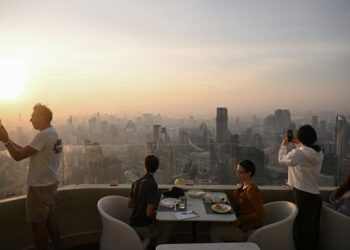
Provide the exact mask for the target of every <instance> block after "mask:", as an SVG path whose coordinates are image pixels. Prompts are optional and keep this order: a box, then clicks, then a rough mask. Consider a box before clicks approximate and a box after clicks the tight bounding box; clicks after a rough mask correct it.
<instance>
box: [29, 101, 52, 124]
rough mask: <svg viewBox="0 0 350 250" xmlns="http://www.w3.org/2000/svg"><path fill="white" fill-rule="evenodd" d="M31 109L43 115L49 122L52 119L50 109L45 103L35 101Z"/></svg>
mask: <svg viewBox="0 0 350 250" xmlns="http://www.w3.org/2000/svg"><path fill="white" fill-rule="evenodd" d="M33 110H34V111H35V112H36V113H37V114H38V115H42V116H44V117H45V120H46V121H47V122H51V121H52V111H51V110H50V109H49V108H48V107H46V106H45V105H42V104H41V103H37V104H35V106H34V107H33Z"/></svg>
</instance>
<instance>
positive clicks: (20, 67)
mask: <svg viewBox="0 0 350 250" xmlns="http://www.w3.org/2000/svg"><path fill="white" fill-rule="evenodd" d="M27 82H28V67H27V65H26V64H25V63H24V61H23V60H20V59H16V58H0V99H2V100H13V99H16V98H18V97H19V96H20V95H21V94H22V93H23V92H24V90H25V89H26V86H27Z"/></svg>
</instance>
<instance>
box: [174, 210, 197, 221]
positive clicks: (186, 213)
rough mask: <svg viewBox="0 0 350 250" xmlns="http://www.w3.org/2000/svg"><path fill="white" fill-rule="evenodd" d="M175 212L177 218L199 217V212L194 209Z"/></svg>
mask: <svg viewBox="0 0 350 250" xmlns="http://www.w3.org/2000/svg"><path fill="white" fill-rule="evenodd" d="M174 214H175V217H176V219H178V220H185V219H189V218H194V217H199V214H197V213H196V212H195V211H193V210H189V211H184V212H177V213H174Z"/></svg>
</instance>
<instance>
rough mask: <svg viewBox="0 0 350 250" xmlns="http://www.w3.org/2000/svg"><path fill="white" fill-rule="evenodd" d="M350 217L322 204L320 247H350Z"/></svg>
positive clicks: (325, 248) (343, 249)
mask: <svg viewBox="0 0 350 250" xmlns="http://www.w3.org/2000/svg"><path fill="white" fill-rule="evenodd" d="M349 237H350V217H349V216H346V215H344V214H342V213H339V212H337V211H336V210H334V209H333V208H331V207H329V206H328V205H327V204H325V203H324V204H323V205H322V210H321V219H320V249H321V250H329V249H332V250H346V249H349V242H350V241H349Z"/></svg>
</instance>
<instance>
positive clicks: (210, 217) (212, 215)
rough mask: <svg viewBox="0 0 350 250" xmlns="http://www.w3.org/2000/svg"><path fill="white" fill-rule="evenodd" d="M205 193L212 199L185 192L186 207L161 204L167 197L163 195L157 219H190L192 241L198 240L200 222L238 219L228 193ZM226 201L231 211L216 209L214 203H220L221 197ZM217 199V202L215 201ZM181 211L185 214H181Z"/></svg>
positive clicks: (171, 220)
mask: <svg viewBox="0 0 350 250" xmlns="http://www.w3.org/2000/svg"><path fill="white" fill-rule="evenodd" d="M205 195H207V196H208V195H210V198H211V199H210V201H209V202H208V201H206V200H205V199H204V198H203V197H193V196H191V195H190V194H189V192H186V193H185V197H186V206H185V209H182V210H181V209H179V207H178V205H176V204H175V206H174V207H164V206H162V205H161V203H162V200H163V199H166V197H165V196H163V195H162V196H161V199H160V204H159V206H158V211H157V215H156V220H157V221H169V222H174V221H177V222H181V221H190V222H192V241H193V242H196V240H197V239H196V238H197V223H198V222H233V221H235V220H236V219H237V217H236V213H235V211H234V209H233V207H232V206H231V204H229V200H228V198H227V195H226V193H223V192H207V193H206V194H205ZM222 198H223V199H224V200H225V201H226V203H227V204H226V205H225V206H229V207H230V211H228V212H225V213H219V212H217V211H214V210H213V209H212V208H213V205H214V204H217V203H220V204H221V200H220V199H222ZM213 201H215V202H213ZM181 213H182V214H183V215H184V216H181ZM187 213H190V214H192V213H193V214H194V215H193V216H191V217H188V216H186V214H187Z"/></svg>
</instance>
